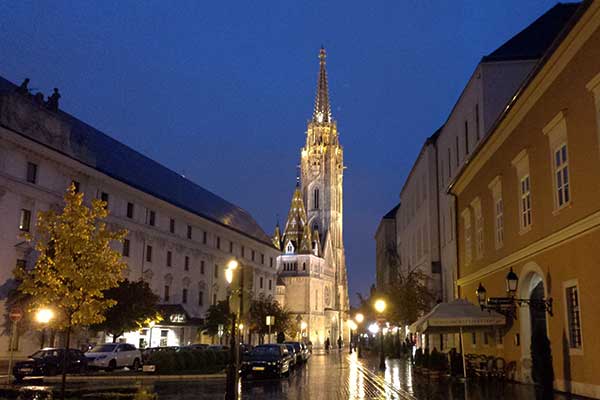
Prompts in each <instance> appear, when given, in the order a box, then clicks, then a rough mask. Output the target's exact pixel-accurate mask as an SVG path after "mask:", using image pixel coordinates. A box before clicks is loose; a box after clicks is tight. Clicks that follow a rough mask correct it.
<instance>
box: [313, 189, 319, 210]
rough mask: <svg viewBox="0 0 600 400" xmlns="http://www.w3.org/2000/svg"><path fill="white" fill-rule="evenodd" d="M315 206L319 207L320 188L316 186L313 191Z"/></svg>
mask: <svg viewBox="0 0 600 400" xmlns="http://www.w3.org/2000/svg"><path fill="white" fill-rule="evenodd" d="M313 208H314V209H315V210H318V209H319V188H316V189H315V190H314V192H313Z"/></svg>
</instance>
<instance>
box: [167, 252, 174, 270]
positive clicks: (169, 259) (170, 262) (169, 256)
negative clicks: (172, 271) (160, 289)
mask: <svg viewBox="0 0 600 400" xmlns="http://www.w3.org/2000/svg"><path fill="white" fill-rule="evenodd" d="M172 266H173V253H172V252H170V251H167V267H172Z"/></svg>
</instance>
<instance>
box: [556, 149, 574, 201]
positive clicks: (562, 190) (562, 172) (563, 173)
mask: <svg viewBox="0 0 600 400" xmlns="http://www.w3.org/2000/svg"><path fill="white" fill-rule="evenodd" d="M554 176H555V178H556V201H557V204H558V207H559V208H560V207H563V206H564V205H566V204H568V203H569V201H570V200H571V193H570V192H569V162H568V159H567V144H566V143H565V144H563V145H561V146H560V147H559V148H558V149H556V150H555V151H554Z"/></svg>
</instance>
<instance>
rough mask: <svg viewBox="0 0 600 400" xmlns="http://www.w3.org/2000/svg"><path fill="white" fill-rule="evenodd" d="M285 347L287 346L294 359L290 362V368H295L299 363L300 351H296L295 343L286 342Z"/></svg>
mask: <svg viewBox="0 0 600 400" xmlns="http://www.w3.org/2000/svg"><path fill="white" fill-rule="evenodd" d="M285 347H287V349H288V352H289V353H290V356H291V357H290V358H291V359H292V360H291V362H290V368H294V367H295V366H296V365H298V364H299V360H298V353H296V348H295V347H294V345H293V344H286V345H285Z"/></svg>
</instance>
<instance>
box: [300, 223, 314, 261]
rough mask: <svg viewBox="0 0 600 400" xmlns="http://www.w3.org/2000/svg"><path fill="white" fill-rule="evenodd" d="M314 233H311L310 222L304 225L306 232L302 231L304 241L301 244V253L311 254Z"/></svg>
mask: <svg viewBox="0 0 600 400" xmlns="http://www.w3.org/2000/svg"><path fill="white" fill-rule="evenodd" d="M311 247H312V235H311V234H310V227H309V226H308V224H306V225H304V232H303V233H302V242H301V244H300V251H299V252H300V253H302V254H310V253H311V251H312V248H311Z"/></svg>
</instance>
